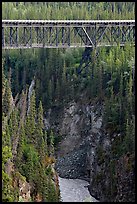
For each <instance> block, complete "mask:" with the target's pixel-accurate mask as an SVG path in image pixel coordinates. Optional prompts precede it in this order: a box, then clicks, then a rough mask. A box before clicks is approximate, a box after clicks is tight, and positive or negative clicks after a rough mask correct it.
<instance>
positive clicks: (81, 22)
mask: <svg viewBox="0 0 137 204" xmlns="http://www.w3.org/2000/svg"><path fill="white" fill-rule="evenodd" d="M126 24H127V25H129V24H130V25H131V26H133V25H135V20H2V26H4V27H11V26H14V27H16V26H36V27H38V26H44V27H45V26H48V27H49V26H55V27H62V26H67V27H68V26H71V27H75V26H77V27H78V26H82V25H83V26H92V25H93V26H95V25H96V26H101V25H102V26H105V25H110V26H113V25H115V26H116V25H118V26H122V25H126Z"/></svg>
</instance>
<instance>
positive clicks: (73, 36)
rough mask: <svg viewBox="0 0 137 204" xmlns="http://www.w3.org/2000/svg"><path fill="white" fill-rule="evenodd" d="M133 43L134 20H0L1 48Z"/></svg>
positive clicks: (68, 46) (93, 46)
mask: <svg viewBox="0 0 137 204" xmlns="http://www.w3.org/2000/svg"><path fill="white" fill-rule="evenodd" d="M126 42H130V43H131V44H135V20H2V48H3V49H17V48H19V49H22V48H72V47H85V48H92V49H94V48H97V47H100V46H117V45H118V44H120V46H124V45H125V43H126Z"/></svg>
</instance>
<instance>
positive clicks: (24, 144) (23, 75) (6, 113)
mask: <svg viewBox="0 0 137 204" xmlns="http://www.w3.org/2000/svg"><path fill="white" fill-rule="evenodd" d="M2 20H135V2H2ZM84 50H85V48H84V47H76V48H31V49H2V202H63V201H65V199H64V197H63V195H64V194H63V192H62V191H63V190H62V189H63V188H61V187H60V185H61V183H60V181H62V180H60V179H62V178H64V179H66V181H67V179H69V180H70V179H72V180H73V181H74V180H75V179H83V180H86V181H87V182H88V184H87V185H88V188H87V189H88V192H89V196H88V197H91V200H92V197H93V198H95V199H97V200H98V201H99V202H135V45H131V44H130V43H129V42H126V43H125V45H124V46H120V45H117V46H109V47H107V46H106V47H105V46H102V47H98V49H97V50H96V49H92V50H91V52H90V53H89V54H90V61H89V64H88V65H86V66H84V65H85V64H84V65H83V66H81V67H80V63H81V59H82V57H83V53H84ZM96 53H98V54H97V55H96ZM79 67H80V68H79ZM79 69H80V70H79ZM64 185H65V188H66V189H67V188H68V187H67V182H66V184H64ZM69 193H70V197H71V193H72V192H71V191H70V192H69ZM83 193H84V191H83ZM66 194H67V193H66ZM65 196H66V197H67V196H68V195H65ZM72 197H73V196H72ZM86 197H87V196H86ZM72 199H73V198H72ZM74 199H75V198H74ZM84 199H85V197H83V202H84ZM74 201H75V200H74ZM90 202H93V200H92V201H90Z"/></svg>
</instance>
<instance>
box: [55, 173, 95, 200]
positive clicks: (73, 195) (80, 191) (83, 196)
mask: <svg viewBox="0 0 137 204" xmlns="http://www.w3.org/2000/svg"><path fill="white" fill-rule="evenodd" d="M59 185H60V195H61V201H62V202H98V201H97V200H96V199H95V198H93V197H92V196H91V195H90V193H89V191H88V188H87V186H88V185H89V183H88V182H87V181H85V180H81V179H66V178H61V177H59Z"/></svg>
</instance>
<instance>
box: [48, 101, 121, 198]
mask: <svg viewBox="0 0 137 204" xmlns="http://www.w3.org/2000/svg"><path fill="white" fill-rule="evenodd" d="M85 101H86V100H85V99H84V100H83V99H81V100H79V101H78V102H74V101H73V102H70V103H68V104H67V105H65V106H64V107H59V106H57V107H53V108H51V109H50V110H48V112H47V114H46V118H45V127H46V129H48V128H49V127H51V128H53V129H54V132H55V135H56V141H58V142H57V148H56V157H57V163H56V170H57V172H58V174H59V176H60V177H64V178H83V179H85V180H88V181H89V182H90V185H89V187H88V188H89V191H90V193H91V195H92V196H93V197H95V198H96V199H99V200H100V201H114V200H116V199H117V200H118V199H119V198H118V197H119V193H118V187H117V176H116V175H117V174H116V171H117V167H116V160H114V158H113V155H112V154H111V148H112V145H113V140H114V137H116V135H115V134H114V137H111V139H110V135H109V133H108V132H107V131H106V130H105V128H104V127H103V121H102V120H103V110H104V106H103V104H101V103H99V102H97V103H95V102H94V103H91V102H89V101H87V102H85ZM112 169H113V170H112ZM116 196H117V197H116Z"/></svg>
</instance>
